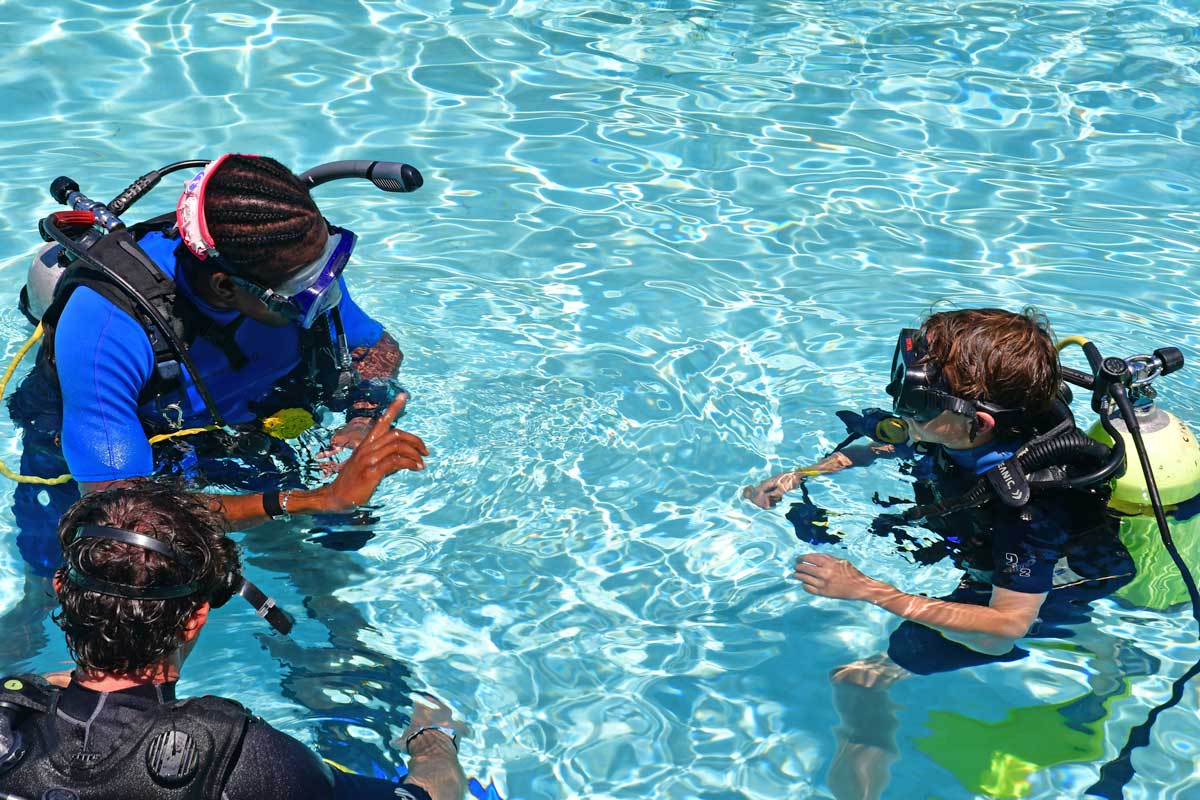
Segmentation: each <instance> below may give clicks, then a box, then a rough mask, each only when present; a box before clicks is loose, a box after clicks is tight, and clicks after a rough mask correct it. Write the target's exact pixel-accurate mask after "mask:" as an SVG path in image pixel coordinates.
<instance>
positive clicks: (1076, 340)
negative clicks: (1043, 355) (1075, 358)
mask: <svg viewBox="0 0 1200 800" xmlns="http://www.w3.org/2000/svg"><path fill="white" fill-rule="evenodd" d="M1087 343H1088V338H1087V337H1086V336H1068V337H1066V338H1065V339H1059V340H1058V344H1056V345H1054V347H1055V349H1057V350H1058V352H1060V353H1061V352H1062V351H1063V350H1065V349H1067V348H1068V347H1069V346H1071V345H1073V344H1077V345H1079V346H1080V347H1083V346H1084V345H1085V344H1087Z"/></svg>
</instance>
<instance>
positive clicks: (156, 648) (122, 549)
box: [54, 478, 240, 675]
mask: <svg viewBox="0 0 1200 800" xmlns="http://www.w3.org/2000/svg"><path fill="white" fill-rule="evenodd" d="M81 525H106V526H109V527H113V528H122V529H124V530H128V531H134V532H135V533H141V534H144V535H146V536H151V537H153V538H155V539H158V540H160V541H163V542H167V543H169V544H170V545H171V546H172V547H174V548H175V550H176V551H178V552H179V553H180V554H181V555H183V556H184V557H185V558H186V559H188V561H190V562H191V564H192V568H191V569H188V568H187V567H185V566H183V565H181V564H178V563H177V562H175V561H174V560H172V559H170V558H168V557H167V556H164V555H161V554H159V553H156V552H154V551H152V550H147V549H144V548H141V547H137V546H134V545H129V544H125V543H123V542H116V541H111V540H108V539H92V538H84V539H76V538H75V531H76V529H77V528H78V527H79V526H81ZM58 540H59V543H60V544H61V545H62V549H63V559H64V561H65V562H66V563H67V564H76V565H78V567H80V568H81V569H82V570H83V571H84V572H85V573H86V574H87V575H90V576H92V577H95V578H99V579H101V580H106V581H111V582H114V583H123V584H129V585H133V586H169V585H177V584H180V583H187V582H189V581H196V582H197V583H198V585H199V587H200V588H199V589H198V590H197V592H196V593H195V594H192V595H189V596H187V597H180V598H174V599H170V600H132V599H129V598H124V597H111V596H109V595H104V594H99V593H98V592H93V591H89V590H87V589H83V588H81V587H79V586H76V585H75V584H73V583H71V582H70V580H68V578H67V571H66V568H65V567H64V568H60V569H59V570H58V572H57V574H56V575H55V578H56V580H57V583H58V589H57V593H58V601H59V603H60V604H61V605H62V608H61V610H59V611H58V612H56V613H55V614H54V621H55V623H56V624H57V625H58V627H60V628H62V630H63V632H64V633H65V634H66V638H67V648H68V649H69V650H70V651H71V656H72V657H73V658H74V659H75V663H76V664H77V665H78V666H79V667H80V669H82V670H83V671H85V672H107V673H113V674H117V675H137V674H138V673H139V672H141V671H143V670H145V669H146V668H148V667H151V666H153V665H154V664H157V663H158V662H160V661H162V660H163V659H164V658H166V657H167V656H168V655H170V654H171V653H172V652H174V651H175V650H176V649H177V648H178V647H179V646H180V645H181V644H182V643H183V633H184V629H185V628H186V626H187V623H188V622H189V620H191V618H192V616H193V615H194V614H195V613H196V610H197V609H198V608H200V606H201V605H202V604H203V603H205V602H206V601H207V600H208V598H209V597H210V596H211V594H212V592H213V589H214V588H215V587H216V586H217V584H218V583H219V581H220V579H221V578H222V577H223V576H225V575H227V574H229V572H230V570H237V569H240V562H239V557H238V550H237V545H235V544H234V543H233V541H232V540H230V539H228V538H226V536H225V521H224V518H223V517H222V516H221V515H220V514H219V513H217V512H216V511H214V510H213V509H212V508H210V507H209V505H208V503H207V502H206V501H205V500H204V498H203V496H202V495H195V494H187V493H184V492H181V491H179V490H177V489H175V488H174V487H171V486H166V485H163V484H161V483H157V482H155V481H153V480H150V479H148V478H146V479H138V480H136V481H128V482H126V483H125V484H124V485H122V486H120V487H117V488H112V489H107V490H105V491H102V492H93V493H91V494H86V495H84V496H83V498H82V499H80V500H79V501H78V502H77V503H75V505H73V506H71V508H70V509H68V510H67V513H66V514H64V515H63V518H62V520H61V521H60V522H59V525H58Z"/></svg>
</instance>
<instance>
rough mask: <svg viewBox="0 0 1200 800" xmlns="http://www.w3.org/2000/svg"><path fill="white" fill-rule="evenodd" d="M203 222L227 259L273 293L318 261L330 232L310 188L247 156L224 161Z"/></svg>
mask: <svg viewBox="0 0 1200 800" xmlns="http://www.w3.org/2000/svg"><path fill="white" fill-rule="evenodd" d="M204 219H205V223H206V224H207V225H208V230H209V232H210V233H211V234H212V237H213V241H214V242H215V243H216V246H217V251H218V252H220V254H221V256H222V258H224V259H225V260H226V261H228V262H229V263H230V264H231V265H232V266H233V267H234V268H235V269H236V270H237V273H238V274H239V275H243V276H245V277H247V278H250V279H252V280H257V281H259V282H261V283H263V284H264V285H266V286H268V287H274V286H276V285H277V284H278V283H280V282H281V281H282V280H283V278H284V277H285V276H286V275H287V273H288V272H290V271H292V270H293V269H295V268H296V266H297V265H298V264H301V263H304V261H306V260H311V259H312V258H315V257H316V256H315V255H312V252H313V250H314V248H315V247H316V245H317V242H319V241H320V239H321V233H320V232H321V231H322V230H323V229H324V228H325V219H324V217H322V216H321V210H320V209H319V208H317V204H316V203H315V202H313V199H312V196H311V195H310V194H309V192H308V187H307V186H305V185H304V184H303V183H302V182H301V181H300V179H299V178H298V177H296V176H295V175H294V174H293V173H292V171H291V170H290V169H288V168H287V167H285V166H284V165H283V164H280V163H279V162H278V161H276V160H275V159H273V158H266V157H252V156H242V155H233V156H230V157H229V158H227V159H225V161H224V162H223V163H222V164H221V166H220V167H219V168H218V169H217V171H216V172H215V173H213V175H212V177H211V178H209V180H208V185H207V188H206V189H205V196H204Z"/></svg>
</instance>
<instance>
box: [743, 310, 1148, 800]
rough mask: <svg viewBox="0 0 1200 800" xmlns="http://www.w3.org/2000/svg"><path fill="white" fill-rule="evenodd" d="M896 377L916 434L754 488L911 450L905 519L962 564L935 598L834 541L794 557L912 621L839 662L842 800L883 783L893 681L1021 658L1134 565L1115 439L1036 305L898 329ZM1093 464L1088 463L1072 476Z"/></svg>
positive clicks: (815, 573)
mask: <svg viewBox="0 0 1200 800" xmlns="http://www.w3.org/2000/svg"><path fill="white" fill-rule="evenodd" d="M887 392H888V394H889V395H891V397H892V399H893V412H894V415H895V417H898V418H899V420H900V421H902V423H903V425H904V426H905V427H906V430H907V435H908V439H910V440H911V442H912V443H913V444H912V446H909V445H906V444H904V443H902V442H897V441H896V439H897V438H899V437H892V442H895V443H894V444H893V443H887V442H878V441H877V442H876V443H873V444H871V445H868V446H854V447H848V448H845V449H839V450H838V451H836V452H834V453H833V454H832V455H831V456H829V457H827V458H825V459H824V460H822V461H821V462H819V463H818V464H815V465H813V466H812V467H806V468H802V469H800V470H796V471H793V472H788V473H783V474H781V475H777V476H775V477H774V478H771V479H769V480H767V481H765V482H763V483H762V484H760V485H759V486H757V487H749V488H747V489H746V490H745V497H746V498H747V499H750V500H751V501H752V502H754V503H755V504H756V505H759V506H760V507H763V508H770V507H772V506H774V505H775V504H776V503H778V502H779V501H780V499H781V498H782V496H783V494H784V493H785V492H787V491H790V490H791V489H794V488H796V486H798V485H800V482H801V481H803V480H804V478H805V477H806V476H810V475H819V474H827V473H832V472H837V471H840V470H842V469H845V468H847V467H851V466H866V465H868V464H870V463H872V462H873V461H874V460H876V459H877V458H881V457H883V458H891V457H897V456H901V457H905V458H915V462H914V463H913V464H912V468H911V474H912V475H913V476H914V477H915V478H916V487H915V488H916V492H917V503H918V505H917V506H916V507H915V508H914V509H911V510H909V511H908V512H906V513H905V514H903V515H899V516H897V517H896V518H895V521H896V522H899V523H900V524H916V523H918V522H920V523H921V524H923V525H924V526H925V527H928V528H929V529H930V530H932V531H933V532H934V533H937V534H939V535H940V536H941V537H943V539H944V540H946V541H947V542H948V543H949V548H948V551H949V552H951V553H952V554H953V557H954V559H955V562H956V563H957V564H958V565H959V566H960V567H961V568H963V569H964V570H965V574H964V576H963V579H962V582H961V584H960V585H959V587H958V588H957V589H956V590H955V591H954V592H952V593H951V594H950V595H949V596H947V597H943V598H940V599H933V598H928V597H923V596H918V595H911V594H906V593H904V592H901V591H900V590H898V589H896V588H895V587H893V586H891V585H889V584H887V583H885V582H883V581H879V580H875V579H873V578H870V577H868V576H867V575H864V574H863V573H862V572H860V571H859V570H858V569H856V568H855V567H854V565H853V564H851V563H850V562H849V561H846V560H844V559H840V558H835V557H833V556H830V555H826V554H824V553H809V554H806V555H804V556H801V557H800V558H799V559H797V561H796V566H795V574H794V577H795V578H796V579H797V580H800V581H801V582H802V583H803V585H804V588H805V589H806V590H807V591H808V592H810V593H812V594H816V595H820V596H823V597H832V598H838V599H844V600H859V601H863V602H868V603H871V604H873V605H877V606H879V607H881V608H884V609H886V610H888V611H890V612H892V613H893V614H896V615H897V616H899V617H901V618H902V619H904V620H905V621H904V622H903V623H902V624H901V625H900V627H899V628H898V629H897V630H896V631H895V632H894V633H893V634H892V636H891V639H890V641H889V646H888V650H887V654H886V655H880V656H876V657H874V658H870V659H865V660H862V661H858V662H855V663H852V664H849V665H846V666H844V667H841V668H839V669H838V670H835V672H834V674H833V682H834V685H835V701H836V704H837V706H838V710H839V714H840V715H841V716H842V721H843V725H842V726H840V727H839V728H838V744H839V747H838V751H837V755H836V756H835V758H834V762H833V764H832V766H831V768H830V774H829V785H830V788H831V789H832V790H833V791H834V794H835V796H836V797H838V798H839V800H841V799H842V798H852V797H853V798H867V797H878V796H879V794H880V793H881V792H882V791H883V788H884V787H885V786H886V784H887V775H888V765H889V764H890V762H891V761H892V760H894V758H895V756H896V746H895V742H894V739H893V737H894V733H895V730H896V726H897V721H896V719H895V716H894V710H893V709H894V706H893V705H892V704H891V703H890V702H889V701H888V699H887V696H886V692H887V688H888V686H890V685H891V684H892V683H894V682H895V681H896V680H897V679H899V678H902V677H905V676H907V675H909V674H912V673H916V674H921V675H929V674H934V673H938V672H947V671H951V670H957V669H961V668H964V667H970V666H977V665H981V664H987V663H993V662H1005V661H1015V660H1018V659H1021V658H1024V657H1025V656H1026V655H1027V654H1028V653H1027V651H1025V650H1023V649H1021V648H1019V647H1017V646H1016V641H1017V640H1018V639H1021V638H1023V637H1026V636H1035V637H1069V636H1071V635H1072V631H1071V630H1070V629H1069V628H1064V627H1063V626H1064V625H1071V624H1079V623H1083V622H1086V620H1087V615H1088V612H1089V606H1088V604H1089V603H1090V601H1092V600H1094V599H1096V598H1099V597H1103V596H1106V595H1109V594H1111V593H1113V592H1115V591H1117V590H1118V589H1119V588H1120V587H1121V586H1122V585H1124V584H1125V583H1127V582H1129V581H1130V580H1131V579H1132V578H1133V576H1134V574H1135V572H1136V569H1135V566H1134V562H1133V560H1132V558H1130V556H1129V553H1128V551H1127V550H1126V549H1125V547H1124V546H1123V545H1122V544H1121V542H1120V539H1119V537H1118V529H1119V523H1118V521H1117V520H1116V518H1115V517H1113V516H1112V515H1111V514H1109V513H1108V512H1107V510H1106V503H1107V500H1108V496H1109V487H1108V478H1110V477H1112V475H1113V474H1114V472H1115V471H1116V469H1114V468H1113V465H1112V464H1108V465H1106V464H1105V463H1104V462H1105V459H1106V458H1107V457H1108V454H1109V453H1110V451H1109V449H1108V448H1107V447H1104V446H1103V445H1100V444H1099V443H1097V442H1094V441H1092V440H1090V439H1088V438H1087V437H1086V436H1084V434H1082V433H1081V432H1080V431H1079V430H1078V429H1077V428H1076V427H1075V424H1074V419H1073V417H1072V416H1071V413H1070V409H1069V407H1068V406H1067V402H1069V396H1067V395H1065V394H1064V392H1065V387H1064V385H1063V383H1062V373H1061V368H1060V366H1059V361H1058V354H1057V352H1056V350H1055V345H1054V342H1053V340H1052V339H1051V337H1050V335H1049V333H1048V331H1047V325H1046V323H1045V320H1044V319H1042V318H1040V316H1038V315H1037V314H1036V313H1035V312H1034V311H1033V310H1027V311H1026V312H1025V313H1024V314H1014V313H1011V312H1007V311H1002V310H998V309H969V310H962V311H952V312H945V313H939V314H934V315H932V316H931V317H929V318H928V319H927V320H926V321H925V323H924V324H923V325H922V326H921V328H920V329H919V330H913V329H906V330H904V331H902V332H901V335H900V338H899V341H898V342H897V346H896V351H895V354H894V357H893V365H892V378H891V382H890V383H889V385H888V387H887ZM896 425H898V423H896V422H895V420H893V426H894V427H895V426H896ZM893 432H894V431H893ZM844 444H845V443H843V445H844ZM914 448H915V450H914ZM1033 451H1036V452H1037V453H1039V454H1042V453H1044V454H1045V458H1042V459H1041V463H1039V464H1038V465H1037V467H1038V468H1036V469H1032V470H1030V471H1029V473H1028V474H1026V473H1025V471H1024V470H1023V468H1022V464H1021V460H1020V459H1021V457H1024V456H1026V455H1027V454H1028V453H1030V452H1033ZM1027 460H1028V459H1027ZM1111 460H1112V459H1109V461H1111ZM1119 466H1120V465H1119V464H1118V465H1116V467H1117V468H1119ZM1081 472H1082V473H1084V474H1086V475H1088V476H1092V477H1086V478H1084V479H1083V480H1072V477H1071V476H1078V475H1080V473H1081Z"/></svg>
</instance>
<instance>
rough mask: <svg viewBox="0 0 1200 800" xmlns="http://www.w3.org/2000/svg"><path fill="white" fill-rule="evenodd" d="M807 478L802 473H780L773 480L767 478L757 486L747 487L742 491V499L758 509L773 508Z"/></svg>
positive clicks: (798, 471)
mask: <svg viewBox="0 0 1200 800" xmlns="http://www.w3.org/2000/svg"><path fill="white" fill-rule="evenodd" d="M806 477H808V476H807V475H806V474H805V473H804V472H803V471H801V470H797V471H795V472H782V473H780V474H778V475H776V476H775V477H773V478H767V479H766V480H765V481H763V482H762V483H760V484H759V485H758V486H747V487H746V488H745V489H743V490H742V497H744V498H746V499H747V500H749V501H750V502H751V503H754V505H756V506H758V507H759V508H774V507H775V506H777V505H779V501H780V500H782V499H783V496H784V495H785V494H787V493H788V492H790V491H792V490H793V489H795V488H796V487H797V486H799V485H800V484H801V483H802V482H803V481H804V479H805V478H806Z"/></svg>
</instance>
